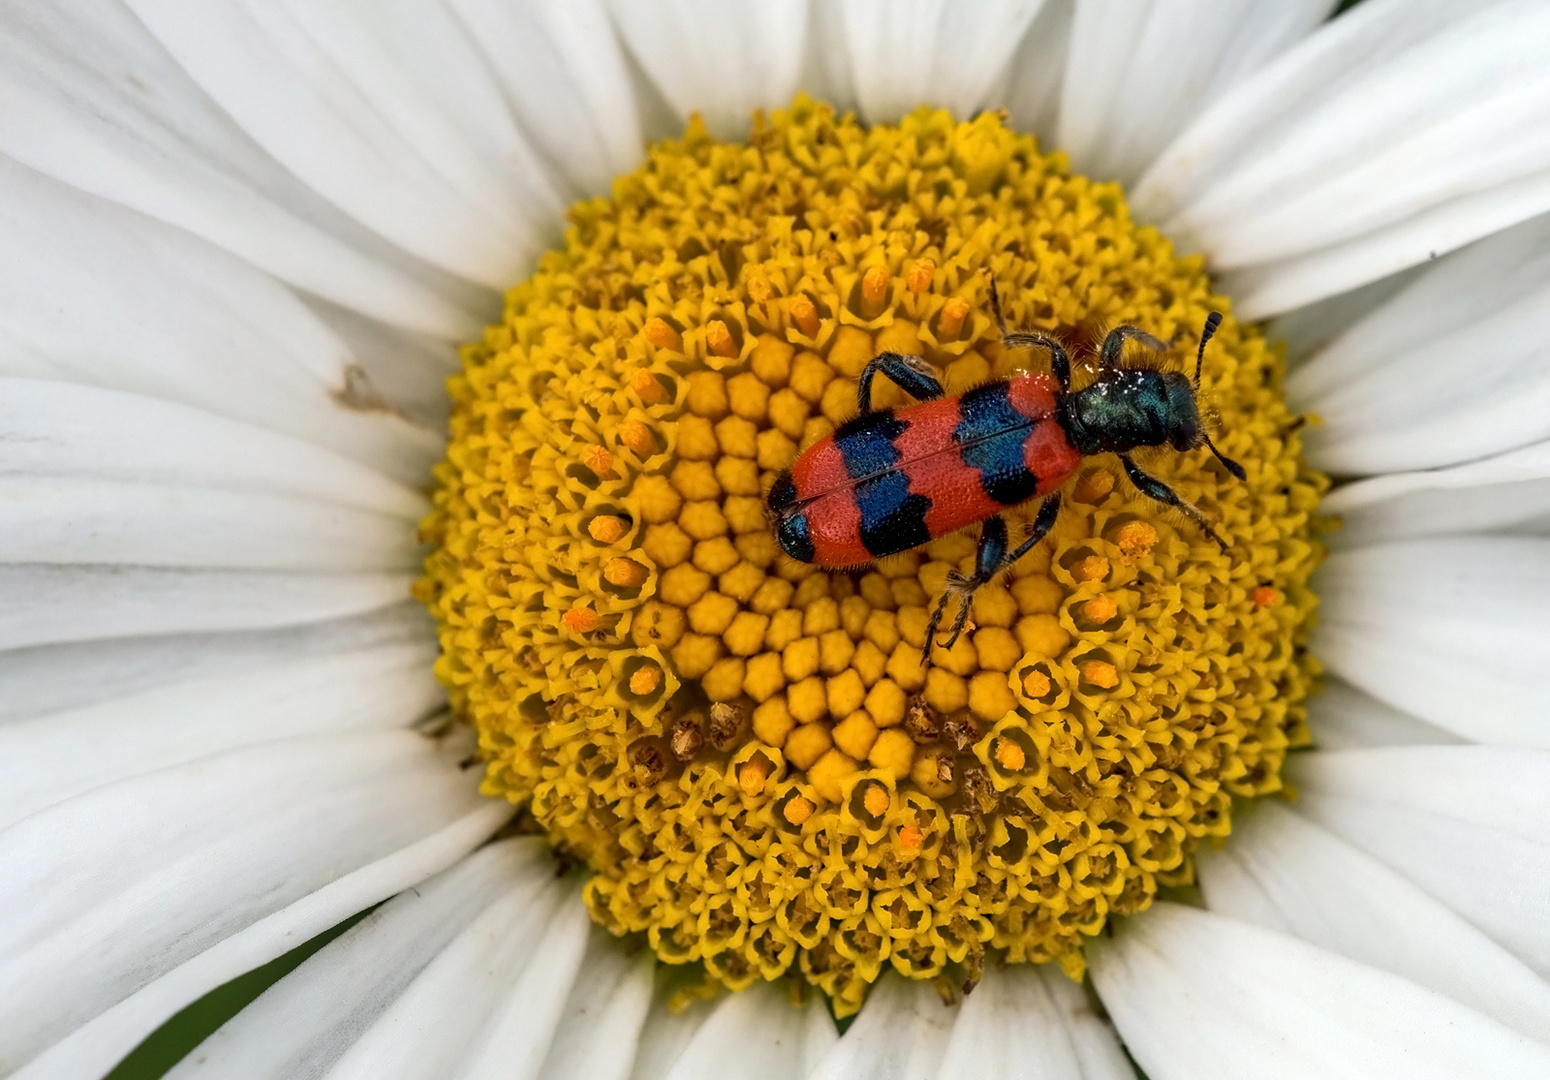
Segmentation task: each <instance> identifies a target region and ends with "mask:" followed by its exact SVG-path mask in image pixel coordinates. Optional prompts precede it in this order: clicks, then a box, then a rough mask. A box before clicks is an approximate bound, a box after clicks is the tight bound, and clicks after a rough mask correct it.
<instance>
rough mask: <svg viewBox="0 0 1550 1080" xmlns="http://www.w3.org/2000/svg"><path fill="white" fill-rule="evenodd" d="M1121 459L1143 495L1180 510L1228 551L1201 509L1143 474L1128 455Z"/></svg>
mask: <svg viewBox="0 0 1550 1080" xmlns="http://www.w3.org/2000/svg"><path fill="white" fill-rule="evenodd" d="M1119 459H1120V461H1122V462H1124V464H1125V475H1126V476H1128V477H1130V482H1131V483H1132V484H1134V485H1135V486H1136V487H1137V488H1139V489H1140V491H1141V494H1143V495H1145V496H1146V497H1147V498H1149V499H1156V500H1157V501H1158V502H1160V503H1162V504H1164V505H1165V506H1171V507H1174V508H1175V509H1177V510H1179V511H1180V512H1181V513H1183V514H1184V516H1185V517H1187V518H1189V519H1190V520H1191V521H1193V522H1194V523H1195V524H1196V525H1199V526H1200V529H1201V531H1202V532H1204V533H1205V534H1206V535H1207V536H1209V537H1210V538H1211V539H1212V540H1215V541H1216V545H1217V547H1219V548H1221V549H1222V551H1224V552H1225V551H1226V550H1227V541H1225V540H1223V539H1222V538H1221V537H1220V536H1218V535H1217V534H1216V530H1215V529H1213V528H1212V527H1211V523H1210V522H1209V521H1207V520H1206V516H1205V515H1204V514H1202V513H1201V512H1200V509H1199V507H1197V506H1195V505H1194V504H1193V503H1189V502H1186V501H1185V500H1184V499H1182V498H1180V497H1179V493H1178V492H1176V491H1174V490H1173V489H1172V488H1171V487H1169V486H1168V485H1167V484H1165V483H1163V482H1162V481H1161V480H1159V479H1157V477H1155V476H1149V475H1147V474H1146V473H1144V472H1142V471H1141V469H1140V467H1138V466H1137V465H1136V463H1135V462H1134V461H1131V460H1130V456H1129V455H1128V454H1121V455H1119Z"/></svg>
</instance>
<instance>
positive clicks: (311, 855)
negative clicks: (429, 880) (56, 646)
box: [0, 732, 510, 1080]
mask: <svg viewBox="0 0 1550 1080" xmlns="http://www.w3.org/2000/svg"><path fill="white" fill-rule="evenodd" d="M464 749H466V748H461V747H454V746H445V747H438V746H436V745H435V744H433V743H432V742H431V741H430V740H428V739H425V738H424V737H422V736H419V735H415V734H413V733H409V732H380V733H373V734H357V735H337V736H328V737H323V738H310V739H309V738H303V739H291V740H284V741H281V742H278V743H271V744H267V745H264V746H259V747H251V748H246V749H241V750H236V751H232V752H228V753H225V754H221V755H217V756H215V757H207V758H204V759H202V760H200V761H198V762H194V763H192V764H188V765H182V766H178V767H176V768H171V769H165V770H162V771H160V772H156V773H151V774H148V775H146V776H142V777H137V778H135V779H132V780H125V781H121V782H119V783H115V784H110V785H108V786H106V787H102V788H98V789H97V790H95V791H92V792H89V793H87V794H84V795H80V796H77V797H76V798H73V799H70V800H67V801H66V802H63V803H60V804H58V805H57V806H54V807H51V808H49V809H47V810H44V811H42V812H40V813H37V814H34V815H32V816H31V817H28V818H26V819H24V820H23V821H21V822H19V823H17V824H15V825H13V826H11V827H10V828H9V829H6V830H4V831H3V832H0V865H4V866H5V867H6V876H5V877H4V879H0V1060H4V1061H5V1062H6V1064H7V1065H8V1066H13V1067H15V1068H16V1069H17V1070H18V1071H16V1072H14V1073H12V1074H11V1075H13V1076H16V1077H23V1078H26V1080H74V1078H80V1080H88V1078H94V1077H98V1076H101V1075H102V1074H103V1073H104V1072H106V1071H107V1070H108V1069H110V1068H111V1067H112V1066H113V1063H114V1062H116V1061H117V1060H118V1059H119V1058H121V1057H122V1056H123V1055H124V1054H125V1053H127V1052H128V1051H129V1050H130V1049H131V1048H132V1047H133V1046H134V1045H135V1044H136V1043H138V1042H139V1041H140V1040H141V1039H142V1038H143V1037H144V1036H145V1035H146V1034H148V1033H149V1032H150V1031H152V1030H154V1029H155V1028H156V1027H157V1025H159V1024H160V1023H162V1022H163V1021H164V1020H166V1019H167V1017H169V1016H171V1015H172V1014H173V1013H175V1012H176V1011H177V1010H178V1009H180V1008H182V1007H183V1006H184V1005H186V1004H188V1003H189V1002H190V1001H193V1000H194V999H196V998H198V997H199V996H200V995H202V994H204V993H205V992H207V991H209V990H210V989H212V988H214V987H216V986H219V985H220V984H222V983H224V982H226V981H228V980H230V979H232V978H235V977H236V976H237V975H240V974H242V973H243V972H246V971H249V970H251V969H252V968H254V967H257V966H258V965H260V964H262V963H265V962H266V961H268V960H271V959H273V958H274V957H276V956H279V955H280V954H281V953H284V952H286V951H287V950H289V949H291V948H293V947H294V946H296V945H299V944H301V943H302V942H304V941H306V940H307V939H308V938H310V937H313V936H314V935H316V934H318V933H321V932H322V931H323V930H326V929H327V928H328V927H330V926H333V925H334V924H335V923H337V922H339V921H340V920H341V919H343V918H345V917H346V916H348V915H351V914H353V913H355V912H357V911H360V910H361V909H362V908H365V907H369V906H370V905H371V904H373V903H376V902H377V901H378V900H381V899H383V898H385V897H387V896H391V895H392V894H394V893H396V892H398V891H399V890H401V889H404V888H407V887H409V886H410V885H413V884H415V883H416V882H419V881H422V880H424V879H425V878H426V877H429V876H430V875H432V874H434V873H436V872H437V871H439V870H442V869H443V868H445V867H446V866H447V865H448V864H450V863H451V862H453V861H455V860H456V859H457V858H458V857H460V856H461V855H463V854H464V853H466V852H467V851H469V850H471V849H472V848H474V847H475V846H477V845H478V844H479V843H480V842H481V841H482V840H484V839H485V838H486V837H488V836H489V835H490V833H491V832H493V831H494V830H495V829H497V828H498V827H499V826H500V824H501V822H502V821H504V820H505V819H506V818H507V817H508V816H509V815H510V808H509V807H506V806H504V805H502V804H499V803H497V802H495V801H494V800H490V799H485V798H483V797H481V796H480V795H479V794H478V793H477V791H476V790H475V783H474V778H473V777H472V776H470V775H469V774H466V773H462V772H459V770H458V769H456V768H455V767H453V765H452V761H451V760H449V755H450V756H453V757H455V756H457V755H460V754H461V753H462V752H463V750H464Z"/></svg>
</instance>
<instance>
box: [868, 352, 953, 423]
mask: <svg viewBox="0 0 1550 1080" xmlns="http://www.w3.org/2000/svg"><path fill="white" fill-rule="evenodd" d="M879 374H882V375H886V376H888V378H890V379H891V380H893V383H894V385H895V386H897V387H898V388H899V389H900V390H903V391H904V392H905V393H906V394H908V395H909V396H910V397H912V398H914V399H915V400H916V401H935V400H936V399H937V398H939V397H941V396H942V380H941V379H939V378H938V377H937V373H936V368H934V367H932V366H931V365H930V363H928V362H927V361H926V360H925V359H924V358H923V357H919V356H911V355H909V354H907V353H895V352H885V353H878V354H877V355H876V356H874V357H872V359H870V360H868V361H867V362H866V367H864V368H862V369H861V378H860V380H859V381H858V382H857V383H856V398H857V402H856V403H857V405H858V406H859V407H860V410H861V415H863V416H865V415H866V414H867V413H869V412H871V411H872V380H873V378H875V377H876V376H877V375H879Z"/></svg>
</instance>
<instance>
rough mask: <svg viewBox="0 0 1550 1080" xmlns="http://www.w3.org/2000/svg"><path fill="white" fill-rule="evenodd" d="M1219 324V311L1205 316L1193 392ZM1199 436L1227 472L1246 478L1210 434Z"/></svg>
mask: <svg viewBox="0 0 1550 1080" xmlns="http://www.w3.org/2000/svg"><path fill="white" fill-rule="evenodd" d="M1221 325H1222V313H1221V312H1220V311H1213V312H1211V314H1209V315H1207V316H1206V325H1205V329H1204V330H1202V331H1200V348H1199V349H1198V350H1197V351H1196V353H1195V392H1196V393H1197V394H1198V393H1199V392H1200V363H1201V361H1202V360H1204V359H1205V356H1206V342H1208V341H1210V340H1211V338H1212V336H1213V335H1214V334H1215V333H1216V331H1217V328H1218V327H1219V326H1221ZM1200 437H1201V438H1203V439H1204V440H1205V441H1206V445H1207V446H1209V447H1210V448H1211V453H1213V454H1215V455H1216V460H1217V461H1220V462H1221V463H1222V464H1223V465H1225V466H1227V471H1228V472H1230V473H1232V474H1233V475H1234V476H1236V477H1237V478H1238V479H1239V480H1247V479H1248V475H1249V474H1248V473H1246V472H1244V471H1243V466H1242V465H1239V464H1238V463H1237V462H1236V461H1234V460H1233V459H1232V458H1230V457H1228V456H1227V455H1226V454H1224V453H1222V452H1221V451H1220V450H1218V449H1217V448H1216V444H1215V443H1214V442H1212V441H1211V436H1210V435H1207V434H1206V433H1205V432H1204V431H1202V432H1201V433H1200Z"/></svg>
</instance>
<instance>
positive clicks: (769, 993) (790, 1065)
mask: <svg viewBox="0 0 1550 1080" xmlns="http://www.w3.org/2000/svg"><path fill="white" fill-rule="evenodd" d="M838 1038H839V1035H838V1033H837V1032H836V1031H835V1030H834V1021H833V1020H831V1019H830V1018H829V1008H828V1006H827V1005H826V1004H825V1003H824V1002H823V1000H822V999H821V997H820V996H819V995H817V994H810V995H809V996H808V1000H807V1002H806V1003H805V1004H804V1005H803V1006H802V1007H801V1008H793V1007H792V1005H791V1001H790V999H789V998H788V997H787V995H786V993H785V992H784V991H783V990H781V989H778V988H776V987H774V986H770V985H769V984H767V983H757V984H755V985H754V986H752V987H750V988H749V989H747V990H743V991H740V992H738V993H735V994H730V995H728V996H726V997H724V998H722V999H721V1000H720V1001H718V1002H717V1003H716V1006H715V1009H714V1011H713V1012H712V1013H711V1014H710V1016H709V1017H708V1018H707V1019H706V1020H705V1022H704V1023H703V1024H701V1025H700V1026H699V1028H698V1029H697V1030H696V1031H695V1033H694V1036H693V1037H692V1038H691V1039H690V1040H689V1041H688V1043H687V1045H685V1046H684V1047H683V1049H682V1050H681V1051H680V1052H679V1054H678V1057H677V1059H676V1060H675V1061H674V1062H673V1065H672V1068H670V1069H669V1070H668V1071H667V1080H700V1078H701V1077H710V1076H736V1077H738V1078H739V1080H803V1078H804V1077H806V1076H808V1073H809V1071H810V1070H811V1069H812V1068H813V1065H814V1064H815V1063H816V1062H817V1061H818V1060H819V1059H820V1058H821V1057H823V1055H824V1052H825V1051H827V1050H828V1049H829V1048H830V1047H832V1046H833V1045H834V1043H835V1040H837V1039H838ZM813 1075H814V1076H817V1075H819V1074H818V1073H813Z"/></svg>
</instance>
